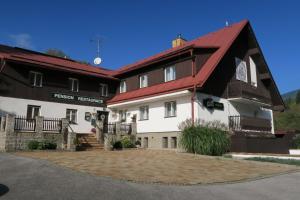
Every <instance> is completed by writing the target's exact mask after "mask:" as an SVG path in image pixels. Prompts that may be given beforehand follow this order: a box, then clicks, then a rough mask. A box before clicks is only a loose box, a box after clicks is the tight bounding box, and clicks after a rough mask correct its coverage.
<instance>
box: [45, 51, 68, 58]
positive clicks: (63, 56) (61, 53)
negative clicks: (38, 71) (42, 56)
mask: <svg viewBox="0 0 300 200" xmlns="http://www.w3.org/2000/svg"><path fill="white" fill-rule="evenodd" d="M45 53H46V54H48V55H51V56H57V57H61V58H69V56H67V54H65V52H63V51H62V50H59V49H48V50H46V51H45Z"/></svg>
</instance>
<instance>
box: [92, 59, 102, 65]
mask: <svg viewBox="0 0 300 200" xmlns="http://www.w3.org/2000/svg"><path fill="white" fill-rule="evenodd" d="M101 62H102V59H101V58H100V57H96V58H95V59H94V64H95V65H99V64H100V63H101Z"/></svg>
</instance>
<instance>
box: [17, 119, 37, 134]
mask: <svg viewBox="0 0 300 200" xmlns="http://www.w3.org/2000/svg"><path fill="white" fill-rule="evenodd" d="M35 127H36V120H35V119H27V118H26V117H25V116H16V117H15V127H14V129H15V130H16V131H35Z"/></svg>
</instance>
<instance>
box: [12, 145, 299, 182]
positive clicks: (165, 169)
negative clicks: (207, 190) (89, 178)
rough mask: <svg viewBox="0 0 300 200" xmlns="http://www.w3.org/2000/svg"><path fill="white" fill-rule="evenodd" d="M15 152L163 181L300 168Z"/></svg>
mask: <svg viewBox="0 0 300 200" xmlns="http://www.w3.org/2000/svg"><path fill="white" fill-rule="evenodd" d="M15 155H17V156H25V157H31V158H37V159H45V160H48V161H50V162H52V163H55V164H57V165H60V166H64V167H67V168H71V169H73V170H76V171H81V172H86V173H89V174H92V175H97V176H104V177H111V178H114V179H121V180H129V181H137V182H146V183H164V184H199V183H216V182H227V181H230V182H231V181H239V180H244V179H252V178H258V177H262V176H269V175H272V174H277V173H284V172H289V171H294V170H297V169H300V168H298V167H294V166H288V165H280V164H273V163H261V162H255V161H244V160H234V159H229V158H221V157H209V156H200V155H193V154H187V153H177V152H174V151H160V150H123V151H86V152H18V153H15Z"/></svg>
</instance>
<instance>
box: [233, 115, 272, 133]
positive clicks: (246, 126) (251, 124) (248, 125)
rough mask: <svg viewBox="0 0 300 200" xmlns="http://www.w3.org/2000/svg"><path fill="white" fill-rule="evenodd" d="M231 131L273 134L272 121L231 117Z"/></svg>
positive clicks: (238, 116)
mask: <svg viewBox="0 0 300 200" xmlns="http://www.w3.org/2000/svg"><path fill="white" fill-rule="evenodd" d="M229 129H230V130H232V131H243V130H248V131H258V132H271V131H272V124H271V120H269V119H263V118H256V117H247V116H240V115H237V116H229Z"/></svg>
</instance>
